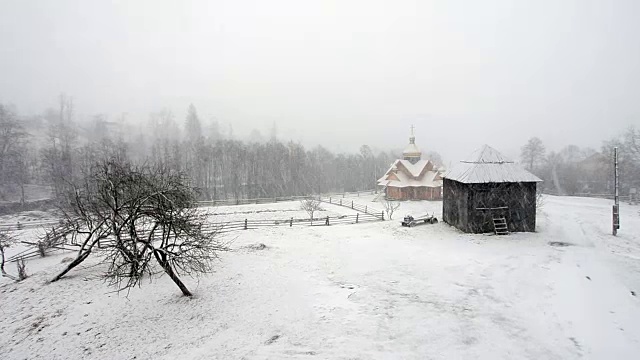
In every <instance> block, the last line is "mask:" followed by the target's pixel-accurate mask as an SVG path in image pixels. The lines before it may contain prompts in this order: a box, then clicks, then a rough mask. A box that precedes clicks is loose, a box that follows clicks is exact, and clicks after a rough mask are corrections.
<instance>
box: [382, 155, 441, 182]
mask: <svg viewBox="0 0 640 360" xmlns="http://www.w3.org/2000/svg"><path fill="white" fill-rule="evenodd" d="M429 165H431V169H430V170H426V169H425V168H426V167H427V166H429ZM378 185H382V186H392V187H410V186H414V187H420V186H426V187H440V186H442V179H441V178H440V177H439V172H438V171H437V170H434V169H433V164H432V163H431V162H430V161H429V160H419V161H418V162H416V163H415V164H412V163H411V162H409V161H407V160H400V159H399V160H396V161H395V162H394V163H393V164H392V165H391V167H390V168H389V170H387V172H386V173H385V175H384V176H383V177H381V178H380V179H378Z"/></svg>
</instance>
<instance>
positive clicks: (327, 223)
mask: <svg viewBox="0 0 640 360" xmlns="http://www.w3.org/2000/svg"><path fill="white" fill-rule="evenodd" d="M326 225H327V226H329V217H328V216H327V222H326Z"/></svg>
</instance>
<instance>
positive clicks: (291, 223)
mask: <svg viewBox="0 0 640 360" xmlns="http://www.w3.org/2000/svg"><path fill="white" fill-rule="evenodd" d="M292 226H293V216H292V217H291V220H289V227H292Z"/></svg>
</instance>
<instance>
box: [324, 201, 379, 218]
mask: <svg viewBox="0 0 640 360" xmlns="http://www.w3.org/2000/svg"><path fill="white" fill-rule="evenodd" d="M317 199H318V200H319V201H322V202H325V203H329V204H333V205H338V206H342V207H346V208H348V209H352V210H355V211H359V212H361V213H363V214H366V215H370V216H375V217H376V218H378V220H381V221H384V211H382V210H376V209H374V208H372V207H370V206H369V205H361V204H358V203H356V202H354V201H353V200H349V199H344V198H341V197H339V198H334V197H318V198H317Z"/></svg>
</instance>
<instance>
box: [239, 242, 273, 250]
mask: <svg viewBox="0 0 640 360" xmlns="http://www.w3.org/2000/svg"><path fill="white" fill-rule="evenodd" d="M244 248H245V249H247V250H252V251H257V250H265V249H267V248H268V246H267V245H265V244H263V243H259V244H251V245H247V246H245V247H244Z"/></svg>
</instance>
